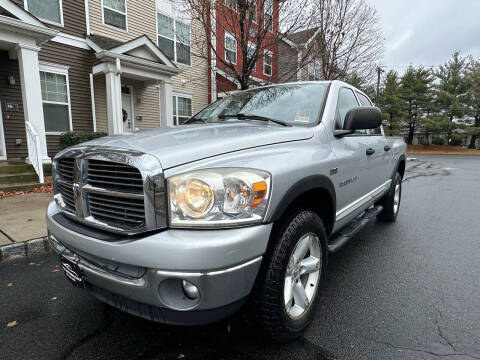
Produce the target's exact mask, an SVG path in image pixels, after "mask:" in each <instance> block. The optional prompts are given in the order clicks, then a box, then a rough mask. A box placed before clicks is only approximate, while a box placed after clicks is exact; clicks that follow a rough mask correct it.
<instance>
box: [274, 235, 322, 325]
mask: <svg viewBox="0 0 480 360" xmlns="http://www.w3.org/2000/svg"><path fill="white" fill-rule="evenodd" d="M321 268H322V249H321V247H320V240H319V238H318V236H317V235H315V234H313V233H308V234H305V235H303V236H302V237H301V238H300V240H298V242H297V245H296V246H295V249H294V250H293V252H292V254H291V255H290V259H289V262H288V267H287V271H286V273H285V282H284V290H283V298H284V303H285V311H286V312H287V315H288V316H289V317H290V318H291V319H295V320H296V319H299V318H301V317H302V316H303V315H304V314H305V312H306V311H307V310H308V308H309V307H310V304H311V303H312V301H313V298H314V297H315V293H316V292H317V287H318V284H319V282H320V276H321V274H320V271H321Z"/></svg>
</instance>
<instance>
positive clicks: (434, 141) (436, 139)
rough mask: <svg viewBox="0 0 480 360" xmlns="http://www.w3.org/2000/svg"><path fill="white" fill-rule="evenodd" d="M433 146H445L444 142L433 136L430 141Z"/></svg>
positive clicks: (440, 138)
mask: <svg viewBox="0 0 480 360" xmlns="http://www.w3.org/2000/svg"><path fill="white" fill-rule="evenodd" d="M432 144H433V145H445V140H444V139H443V138H442V137H440V136H434V137H433V139H432Z"/></svg>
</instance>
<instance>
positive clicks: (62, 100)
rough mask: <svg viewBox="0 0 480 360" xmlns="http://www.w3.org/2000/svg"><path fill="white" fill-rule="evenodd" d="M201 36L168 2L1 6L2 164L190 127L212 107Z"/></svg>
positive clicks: (35, 1)
mask: <svg viewBox="0 0 480 360" xmlns="http://www.w3.org/2000/svg"><path fill="white" fill-rule="evenodd" d="M199 26H200V25H199V24H196V23H195V21H194V20H191V19H189V18H187V17H185V15H184V14H179V13H178V12H177V11H176V10H175V8H174V6H172V3H171V2H169V1H168V0H165V1H163V0H157V1H156V0H143V1H133V0H0V109H1V111H0V160H2V159H3V160H4V159H27V161H30V162H33V161H34V160H35V158H36V154H37V153H38V154H39V155H40V156H39V158H40V160H41V161H42V162H49V161H50V159H51V157H52V156H54V154H55V153H56V152H57V151H58V150H59V147H58V143H59V138H60V135H61V134H63V133H65V132H68V131H82V132H87V131H105V132H107V133H108V134H121V133H123V132H126V131H130V130H133V129H148V128H156V127H160V126H168V125H173V124H180V123H182V122H183V121H184V120H185V119H187V118H188V117H190V116H191V115H192V114H193V113H194V112H196V111H198V110H200V109H201V108H203V107H204V106H206V105H207V104H208V93H209V90H210V88H209V84H208V79H209V70H208V69H209V66H208V63H207V60H205V59H202V58H201V57H197V56H194V55H195V52H196V51H199V50H198V49H196V47H198V46H201V45H200V43H195V44H194V43H190V34H191V32H192V31H196V30H195V28H196V27H199Z"/></svg>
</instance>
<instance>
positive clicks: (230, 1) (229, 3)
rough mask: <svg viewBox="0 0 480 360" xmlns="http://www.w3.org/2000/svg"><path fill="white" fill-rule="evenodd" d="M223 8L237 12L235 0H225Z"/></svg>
mask: <svg viewBox="0 0 480 360" xmlns="http://www.w3.org/2000/svg"><path fill="white" fill-rule="evenodd" d="M225 6H226V7H228V8H230V9H232V10H237V0H225Z"/></svg>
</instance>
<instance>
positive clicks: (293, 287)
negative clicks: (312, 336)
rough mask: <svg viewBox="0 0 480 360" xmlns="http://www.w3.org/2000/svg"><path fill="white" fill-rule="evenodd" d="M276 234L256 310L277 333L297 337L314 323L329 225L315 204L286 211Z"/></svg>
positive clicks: (264, 267)
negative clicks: (290, 211) (313, 206)
mask: <svg viewBox="0 0 480 360" xmlns="http://www.w3.org/2000/svg"><path fill="white" fill-rule="evenodd" d="M281 221H282V226H281V227H280V228H279V229H278V231H276V232H275V234H274V235H273V237H272V238H271V239H270V241H271V242H272V246H271V248H270V250H269V252H268V254H267V256H266V257H265V259H264V263H263V264H262V272H261V274H260V275H259V279H258V281H257V284H256V291H255V293H254V297H255V298H254V308H253V310H254V312H256V313H257V314H256V315H257V317H256V318H257V320H258V319H259V320H260V321H261V325H262V329H263V330H264V332H265V333H266V334H267V336H269V337H270V338H271V339H273V340H276V341H279V342H287V341H291V340H293V339H295V338H297V337H299V336H300V335H301V334H302V331H303V330H304V329H305V328H306V327H307V326H308V325H309V324H310V322H311V320H312V317H313V315H314V313H315V308H316V304H317V303H318V299H319V297H320V296H319V290H320V288H321V287H322V285H323V283H324V281H325V275H326V271H327V260H328V249H327V236H326V232H325V227H324V225H323V222H322V220H321V219H320V217H319V216H318V215H317V214H316V213H314V212H312V211H309V210H297V211H294V212H292V213H291V214H290V215H289V216H287V217H285V218H284V219H282V220H281Z"/></svg>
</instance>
